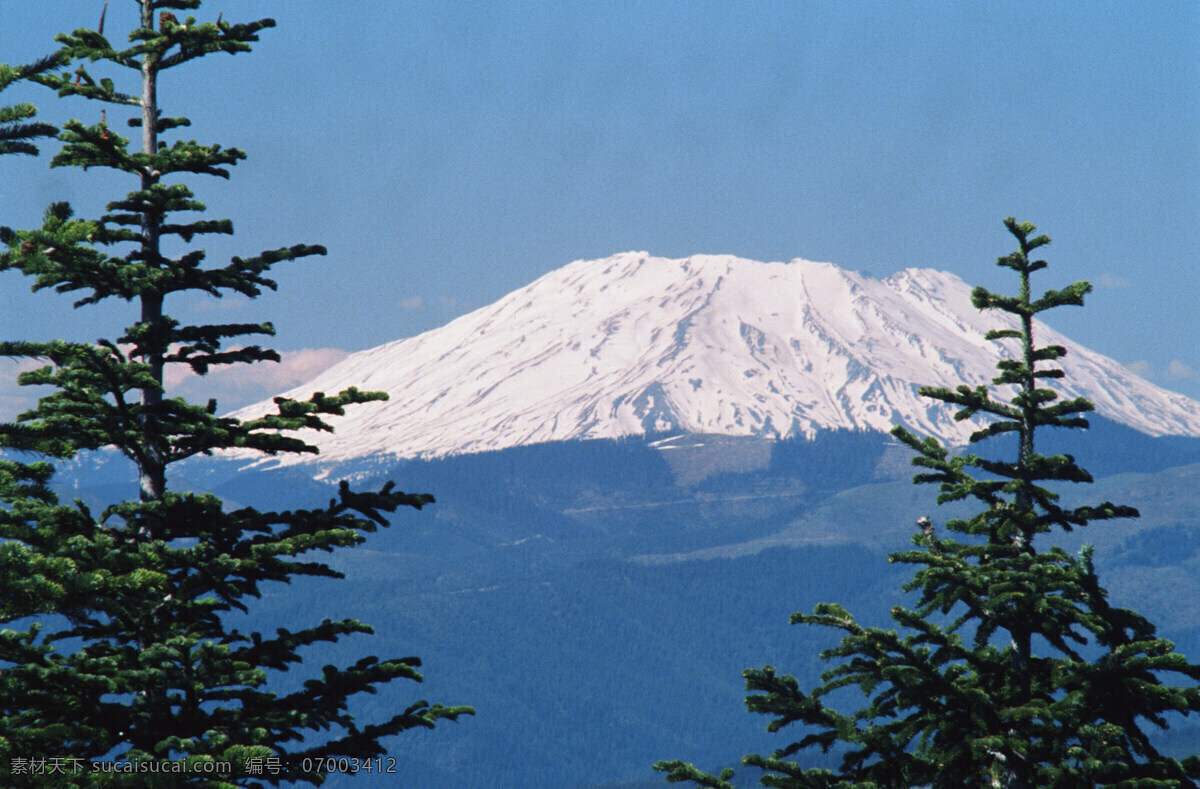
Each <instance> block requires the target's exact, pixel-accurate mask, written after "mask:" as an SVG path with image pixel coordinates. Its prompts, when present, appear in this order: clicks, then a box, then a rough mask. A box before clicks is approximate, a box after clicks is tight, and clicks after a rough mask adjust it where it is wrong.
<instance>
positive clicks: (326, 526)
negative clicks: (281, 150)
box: [0, 0, 473, 786]
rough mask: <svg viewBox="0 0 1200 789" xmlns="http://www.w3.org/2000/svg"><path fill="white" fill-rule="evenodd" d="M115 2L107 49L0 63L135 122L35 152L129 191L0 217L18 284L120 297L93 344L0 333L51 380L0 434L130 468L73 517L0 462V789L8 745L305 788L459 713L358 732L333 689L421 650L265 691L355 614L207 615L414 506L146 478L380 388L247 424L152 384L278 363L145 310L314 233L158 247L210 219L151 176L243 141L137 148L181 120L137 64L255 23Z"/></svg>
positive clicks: (1, 347)
mask: <svg viewBox="0 0 1200 789" xmlns="http://www.w3.org/2000/svg"><path fill="white" fill-rule="evenodd" d="M131 2H136V3H137V4H138V6H139V8H140V11H141V25H140V26H139V27H138V28H137V29H136V30H134V31H132V32H131V33H130V34H129V37H128V42H129V43H128V46H125V47H123V48H120V47H116V46H114V45H112V44H111V43H110V42H109V40H108V39H107V38H105V37H104V35H103V17H102V18H101V24H100V26H99V28H100V29H98V30H95V31H92V30H76V31H74V32H73V33H71V34H69V35H62V36H59V37H58V41H59V42H60V44H61V45H62V46H61V49H60V50H59V51H58V52H57V53H55V54H54V55H53V56H51V57H50V58H47V59H46V60H44V61H41V62H39V63H37V64H34V65H33V66H29V67H25V68H21V69H12V68H9V67H6V66H5V67H0V89H3V88H4V87H7V86H8V85H9V84H11V83H13V82H14V81H16V80H20V79H28V80H32V81H36V82H38V83H41V84H42V85H45V86H48V87H50V88H53V89H54V90H55V91H57V93H58V95H59V96H60V97H81V98H83V99H86V100H90V101H98V102H101V103H102V104H106V105H115V106H116V107H117V108H135V109H137V110H140V115H139V116H135V117H133V118H130V119H129V125H130V126H131V127H134V128H140V129H141V132H142V134H141V136H142V139H141V145H140V147H139V149H137V150H133V149H131V143H130V140H129V139H126V138H125V137H122V136H120V135H118V134H116V133H115V132H113V131H112V130H111V129H110V128H109V126H108V124H107V122H106V120H105V118H106V115H104V114H102V116H101V122H100V123H99V124H94V125H85V124H83V123H81V122H79V121H75V120H72V121H68V122H67V123H66V124H65V125H64V127H63V130H62V132H61V133H60V134H59V140H60V141H61V144H62V145H61V149H60V150H59V152H58V153H57V154H56V155H55V156H54V158H53V161H52V165H53V166H68V167H79V168H82V169H84V170H87V169H89V168H92V167H102V168H108V169H112V170H116V171H118V172H122V173H126V174H128V175H130V176H132V177H133V178H135V179H136V180H137V182H138V183H137V188H136V189H134V190H133V191H131V192H129V193H128V194H126V195H125V196H124V197H123V198H119V199H116V200H113V201H111V202H109V203H108V205H107V213H105V214H104V215H102V216H100V217H98V218H95V219H77V218H75V217H74V215H73V212H72V210H71V208H70V206H68V205H67V204H65V203H55V204H53V205H51V206H50V207H49V208H48V209H47V210H46V212H45V216H44V219H43V222H42V226H41V227H40V228H36V229H33V230H12V229H9V228H2V229H0V244H2V247H0V271H4V270H14V271H18V272H20V273H22V274H24V275H26V276H29V277H32V278H33V289H34V290H38V289H43V288H53V289H54V290H56V291H58V292H62V293H75V292H78V293H79V294H81V296H80V298H78V300H77V301H76V302H75V306H76V307H81V306H86V305H90V304H95V303H97V302H100V301H102V300H105V299H111V298H116V299H119V300H122V301H125V302H130V303H132V304H136V305H137V308H138V310H139V313H138V316H137V322H136V323H134V324H133V325H131V326H129V327H128V328H127V329H126V330H125V333H124V334H123V335H122V336H120V337H118V338H115V339H113V340H100V341H98V342H96V343H94V344H90V343H75V342H66V341H62V340H56V341H52V342H20V341H8V342H0V356H7V357H20V358H35V359H40V360H43V361H44V362H45V363H46V364H45V366H43V367H41V368H39V369H35V370H31V371H27V372H24V373H22V374H21V376H20V378H19V383H21V384H24V385H43V386H50V387H53V392H52V393H51V394H49V395H48V396H46V397H43V398H42V399H41V400H40V401H39V403H38V405H37V406H36V407H35V408H33V409H31V410H29V411H27V412H26V413H24V414H21V415H20V416H19V417H18V419H17V422H16V423H13V424H5V425H0V447H3V448H7V449H9V450H19V451H22V452H26V453H34V454H38V455H42V456H47V457H50V458H70V457H72V456H73V455H75V454H76V453H78V452H80V451H88V450H101V449H108V450H116V451H119V452H121V453H122V454H123V455H125V456H126V457H127V458H129V459H130V460H132V461H133V463H134V464H135V465H136V467H137V470H138V475H139V479H140V484H141V495H140V498H139V499H138V500H137V501H126V502H123V503H120V504H116V505H113V506H111V507H108V508H107V509H106V510H105V511H103V512H101V513H93V512H92V511H91V510H90V509H89V508H88V507H87V506H86V505H85V504H84V503H83V502H81V501H75V502H70V503H66V502H62V501H60V500H59V499H58V498H57V496H56V495H55V494H54V493H53V492H52V491H51V489H50V487H49V483H50V480H51V478H52V475H53V466H52V465H51V464H50V463H48V462H45V461H37V462H32V463H22V462H17V461H16V460H13V459H8V457H10V456H5V459H0V621H2V622H3V623H4V624H5V626H6V629H3V630H0V774H2V775H3V776H4V780H3V783H4V784H5V785H6V786H16V785H23V784H25V783H29V784H31V785H41V782H42V781H43V780H44V777H43V776H36V775H33V774H30V773H29V772H28V771H22V770H19V769H17V768H16V767H15V766H14V765H15V764H16V763H15V762H13V761H12V760H13V759H15V758H19V759H33V758H41V759H54V758H56V757H59V758H61V757H72V758H79V759H106V760H127V761H132V762H138V761H150V762H160V763H165V762H166V761H168V760H169V761H173V762H175V763H180V762H182V761H191V762H196V761H228V762H230V763H232V765H233V771H232V772H228V773H224V774H220V775H216V774H213V773H204V772H195V773H193V774H191V775H189V776H188V777H187V778H186V779H183V780H182V782H186V783H189V784H195V785H207V786H247V785H248V786H261V785H263V784H264V783H265V784H272V785H276V784H279V783H281V782H295V781H305V782H309V783H312V784H319V783H321V782H322V781H323V780H324V774H325V770H324V769H322V768H321V766H320V762H319V761H311V762H304V761H303V760H305V759H314V760H315V759H319V758H321V757H326V756H345V757H359V758H369V757H373V756H376V755H379V754H382V753H383V752H384V745H383V743H382V740H383V739H385V738H387V737H390V736H392V735H394V734H397V733H399V732H401V731H404V730H407V729H411V728H414V727H424V728H428V727H432V726H434V725H435V723H436V722H437V721H438V720H441V719H444V718H449V719H452V720H453V719H456V718H457V717H458V716H460V715H463V714H471V713H472V712H473V711H472V710H471V708H469V707H461V706H455V707H446V706H442V705H439V704H429V703H427V702H424V701H418V702H415V703H413V704H410V705H408V706H407V707H405V708H404V709H402V710H400V711H398V712H395V713H394V714H392V715H391V716H390V717H388V718H387V719H385V720H383V721H380V722H378V723H373V724H368V725H360V724H359V723H358V722H357V721H356V720H355V719H354V717H353V715H352V714H351V713H350V704H351V700H352V699H353V698H354V697H355V696H357V695H358V694H362V693H370V694H374V693H377V692H378V691H379V689H380V688H381V687H382V686H384V685H387V684H388V683H390V682H392V681H393V680H413V681H420V679H421V675H420V673H419V672H418V668H419V666H420V661H419V660H418V659H417V658H413V657H405V658H399V659H389V660H380V659H378V658H376V657H364V658H362V659H361V660H359V661H357V662H356V663H354V664H353V665H351V666H349V667H344V668H337V667H334V666H325V667H324V668H323V669H322V670H321V672H320V675H319V676H318V677H315V678H312V679H308V680H307V681H305V682H304V685H303V688H302V689H301V690H297V691H296V692H293V693H289V694H284V695H280V694H278V693H276V692H274V691H273V690H272V684H271V681H270V680H271V677H272V675H273V674H275V673H277V672H284V671H289V670H292V669H294V668H295V667H296V665H297V664H299V663H300V662H301V661H302V653H303V651H304V649H305V648H306V647H308V646H310V645H313V644H317V643H319V642H335V641H337V640H339V639H340V638H342V637H343V636H346V635H350V634H355V633H364V634H369V633H371V632H372V631H371V628H370V627H369V626H367V625H365V624H363V623H362V622H358V621H355V620H350V619H347V620H342V621H331V620H328V619H326V620H324V621H323V622H321V623H320V624H319V625H316V626H314V627H309V628H306V629H303V630H300V631H297V632H291V631H288V630H285V629H278V630H276V632H275V634H274V635H273V636H270V635H264V634H262V633H259V632H248V633H243V632H240V631H238V630H237V629H232V628H231V627H230V626H229V625H228V624H227V621H228V615H230V614H232V613H234V612H245V611H247V610H248V609H249V607H250V606H251V605H252V604H253V601H254V599H256V598H259V597H260V596H261V595H262V594H263V593H264V590H265V588H266V587H267V586H268V585H270V584H272V583H288V582H290V581H291V580H292V579H293V578H296V577H305V576H315V577H332V578H338V577H341V576H340V574H339V573H338V572H336V571H334V570H332V569H331V568H330V567H329V566H327V565H326V564H324V563H322V562H320V561H314V560H312V559H311V558H310V557H311V555H312V554H313V552H316V551H324V552H329V551H332V550H334V549H336V548H342V547H351V546H354V545H358V544H359V543H361V542H362V541H363V540H364V539H365V538H364V536H363V535H364V533H367V532H371V531H374V530H375V529H376V528H378V527H379V526H386V525H387V516H388V515H389V514H390V513H393V512H395V511H397V510H398V509H399V508H402V507H411V508H415V509H420V508H422V507H423V506H424V505H425V504H428V503H430V502H432V501H433V499H432V497H430V496H428V495H424V494H410V493H404V492H401V491H398V490H396V489H395V487H394V485H393V484H392V483H387V484H386V485H383V486H382V487H381V488H380V489H378V490H375V491H372V492H355V491H352V490H351V489H350V488H349V486H348V485H346V483H344V482H343V483H342V484H341V486H340V488H339V490H338V493H337V495H336V496H335V497H334V498H332V499H331V500H330V501H329V503H328V504H327V505H326V506H324V507H319V508H316V509H308V510H299V509H297V510H289V511H282V512H259V511H257V510H254V509H239V510H234V511H227V510H226V509H225V508H224V505H223V503H222V502H221V501H220V500H219V499H217V498H216V497H214V496H211V495H206V494H200V493H195V492H188V491H175V490H171V489H168V487H167V485H166V483H167V470H168V468H169V467H170V466H171V464H174V463H177V462H179V461H182V460H185V459H187V458H189V457H193V456H195V455H198V454H210V453H212V452H214V451H217V450H224V449H243V450H246V449H248V450H255V451H258V452H262V453H267V454H274V453H280V452H315V451H316V450H315V448H314V447H312V446H310V445H309V444H307V443H305V442H304V441H303V440H301V439H299V438H296V437H295V436H292V435H289V433H290V432H291V431H295V430H297V429H300V428H307V429H316V430H330V429H331V428H330V425H329V424H328V423H327V422H326V421H325V418H326V417H328V416H330V415H338V414H342V413H343V412H344V409H345V408H346V407H347V406H350V405H354V404H357V403H363V402H368V401H372V400H380V399H385V398H386V395H385V394H383V393H380V392H360V391H358V390H356V389H349V390H346V391H344V392H341V393H338V394H334V395H326V394H324V393H317V394H314V395H313V396H312V397H311V398H309V399H308V400H304V401H296V400H286V399H282V398H277V399H276V401H275V403H276V412H275V413H273V414H268V415H264V416H263V417H261V418H258V419H253V420H247V421H241V420H237V419H232V418H228V417H219V416H217V404H216V403H215V402H213V401H210V402H208V403H206V404H204V405H196V404H192V403H188V402H186V401H185V400H183V399H181V398H175V397H166V393H165V390H164V387H163V380H164V370H165V368H166V367H167V365H172V364H174V365H187V367H188V368H190V370H191V371H193V372H195V373H198V374H200V375H203V374H205V373H207V372H208V371H209V370H210V369H212V368H213V367H216V366H219V365H228V364H247V363H259V362H266V361H278V360H279V356H278V354H277V353H275V352H274V351H272V350H269V349H266V348H262V347H260V346H258V345H233V346H230V345H228V344H229V343H230V342H236V341H238V340H240V338H243V337H246V336H251V335H268V336H269V335H272V334H274V329H273V327H272V326H271V325H270V324H269V323H255V324H217V325H184V324H182V323H181V322H180V321H178V320H176V319H174V318H172V317H171V316H170V315H169V314H167V313H166V312H164V301H165V299H166V297H168V296H169V295H171V294H174V293H179V292H184V291H202V292H205V293H208V294H210V295H213V296H217V297H220V296H222V295H223V294H224V293H227V292H232V293H238V294H241V295H245V296H250V297H254V296H257V295H259V294H260V293H261V291H262V290H263V289H264V288H268V289H274V288H275V282H274V281H273V280H271V279H269V278H268V277H267V276H266V275H267V273H268V272H269V271H270V269H271V268H272V267H273V266H274V265H275V264H276V263H280V262H283V261H290V260H295V259H299V258H303V257H307V256H311V255H321V254H324V253H325V250H324V248H322V247H320V246H315V245H304V244H299V245H295V246H291V247H288V248H284V249H276V250H268V251H266V252H262V253H261V254H259V255H256V256H253V257H249V258H240V257H234V258H233V259H232V260H231V262H230V263H228V264H227V265H224V266H219V267H204V266H203V264H204V257H205V256H204V252H203V250H200V249H190V250H188V251H185V252H183V253H182V254H180V255H178V256H174V257H172V256H170V255H167V254H165V253H164V251H163V248H162V244H161V242H162V240H163V239H164V238H165V237H169V236H174V237H177V238H178V239H179V242H181V243H182V244H184V245H186V244H190V243H191V242H192V241H193V240H194V239H196V238H197V237H202V236H204V235H208V234H214V233H218V234H230V233H232V232H233V226H232V223H231V222H230V221H229V220H226V219H219V220H205V219H195V218H190V217H187V216H184V217H183V218H179V219H177V218H176V215H179V214H185V215H186V214H196V213H198V212H202V211H204V205H203V204H202V203H200V202H198V201H197V200H195V199H194V196H193V193H192V191H191V189H190V188H189V187H188V186H186V185H184V184H183V183H178V182H168V181H167V180H164V179H171V178H176V177H181V176H186V177H196V176H204V175H208V176H217V177H222V178H228V177H229V168H230V167H232V166H234V165H236V164H237V162H238V161H240V160H241V159H243V158H245V155H244V154H243V153H242V152H241V151H238V150H236V149H229V148H223V147H221V146H219V145H200V144H198V143H196V142H195V141H176V142H173V143H170V144H168V143H166V142H163V141H160V140H159V139H158V135H159V134H160V133H162V132H168V131H170V130H173V129H178V128H182V127H186V126H187V125H188V121H187V119H186V118H179V117H176V118H164V117H162V115H161V114H160V111H159V108H158V99H157V78H158V75H159V74H160V73H161V72H162V71H163V70H165V69H169V68H174V67H176V66H180V65H182V64H185V63H187V62H189V61H191V60H193V59H195V58H198V57H202V56H205V55H208V54H212V53H219V52H225V53H230V54H234V53H238V52H245V51H249V49H250V45H251V43H252V42H255V41H257V40H258V37H257V34H258V33H259V32H260V31H261V30H264V29H267V28H270V27H272V26H274V22H273V21H272V20H269V19H264V20H260V21H257V22H252V23H249V24H232V23H229V22H222V21H217V22H207V23H198V22H197V21H196V20H195V19H194V18H193V17H188V18H187V19H186V20H184V21H183V22H180V21H179V20H178V19H176V18H175V16H174V15H173V14H172V13H171V12H170V11H169V10H165V9H176V10H191V9H195V8H198V7H199V2H198V1H197V0H175V1H171V0H131ZM155 12H157V13H158V17H157V19H156V18H155ZM97 65H98V66H99V67H101V68H111V69H114V70H115V72H116V73H118V75H120V74H121V73H122V72H124V73H125V74H127V75H129V76H131V77H133V78H134V79H136V80H137V81H138V83H139V84H140V90H138V91H137V92H136V93H123V92H120V91H118V90H117V87H116V86H117V82H116V81H114V80H113V79H109V78H107V77H105V78H101V79H97V78H96V77H95V76H93V73H92V71H93V70H94V69H95V68H96V67H97ZM72 67H73V70H71V69H72ZM33 116H34V110H33V108H32V107H31V106H28V105H17V106H15V107H10V108H5V109H4V110H0V153H36V148H35V147H34V146H33V144H32V143H31V142H30V140H32V139H36V138H38V137H45V136H49V135H53V134H54V133H55V132H56V131H57V130H56V129H55V128H54V127H52V126H49V125H46V124H33V123H29V122H27V121H28V120H29V119H30V118H32V117H33ZM267 758H271V759H283V760H284V763H285V764H287V765H289V769H288V771H287V772H283V773H272V772H266V773H264V774H261V775H257V776H251V775H250V773H249V772H247V770H246V769H245V767H246V762H247V760H248V759H258V760H262V759H267ZM305 765H307V767H306V766H305ZM71 780H72V782H73V783H72V785H91V784H90V783H89V782H93V783H97V784H103V785H131V786H132V785H139V786H140V785H144V780H145V778H144V776H143V777H138V774H137V773H134V774H125V775H122V774H115V775H114V774H113V773H101V774H99V775H97V774H93V773H89V772H85V773H82V774H77V775H75V776H74V777H73V778H72V779H71Z"/></svg>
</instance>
